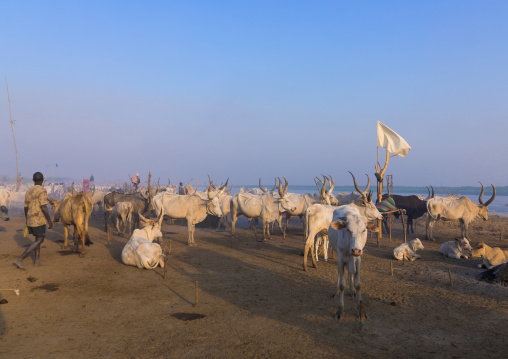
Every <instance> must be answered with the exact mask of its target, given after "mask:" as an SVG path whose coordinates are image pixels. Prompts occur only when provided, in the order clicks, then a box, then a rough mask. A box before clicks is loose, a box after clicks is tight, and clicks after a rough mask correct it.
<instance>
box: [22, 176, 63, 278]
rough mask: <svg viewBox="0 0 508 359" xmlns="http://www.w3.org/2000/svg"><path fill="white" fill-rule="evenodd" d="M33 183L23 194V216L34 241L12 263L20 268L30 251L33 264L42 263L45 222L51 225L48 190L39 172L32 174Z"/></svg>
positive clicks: (49, 226) (49, 227) (38, 264)
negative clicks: (33, 259)
mask: <svg viewBox="0 0 508 359" xmlns="http://www.w3.org/2000/svg"><path fill="white" fill-rule="evenodd" d="M33 181H34V185H33V186H32V187H30V189H29V190H28V191H26V194H25V208H24V210H25V218H26V225H27V227H28V233H30V234H33V235H34V237H35V242H33V243H32V244H31V245H30V246H28V248H27V249H26V250H25V251H24V252H23V254H22V255H21V256H20V257H19V258H18V259H16V261H15V262H14V264H15V265H16V266H17V267H18V268H20V269H25V267H24V266H23V260H24V259H25V258H26V257H27V256H28V255H29V254H30V253H32V252H34V253H35V261H34V265H35V266H40V265H42V263H41V244H42V242H44V237H45V235H46V223H47V224H48V229H51V227H53V222H51V217H50V216H49V211H48V192H47V191H46V189H45V188H44V187H43V186H42V183H43V182H44V176H43V175H42V173H41V172H35V173H34V176H33Z"/></svg>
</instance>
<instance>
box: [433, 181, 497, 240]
mask: <svg viewBox="0 0 508 359" xmlns="http://www.w3.org/2000/svg"><path fill="white" fill-rule="evenodd" d="M478 183H480V184H481V186H482V190H481V192H480V196H479V197H478V202H479V204H476V203H473V202H472V201H471V200H470V199H469V198H467V197H466V196H462V197H460V198H454V197H434V198H431V199H430V200H428V201H427V211H428V213H429V215H428V216H427V223H426V228H425V230H426V236H425V237H426V238H427V239H430V240H432V241H435V238H434V236H433V234H432V228H433V227H434V225H435V224H436V222H437V221H439V220H440V219H442V220H455V219H458V220H459V222H460V230H461V237H462V238H464V237H465V238H468V239H469V234H468V226H469V224H470V223H471V222H472V221H473V219H475V218H476V217H480V218H482V219H483V220H484V221H486V220H487V219H489V208H488V206H489V204H491V203H492V201H494V198H496V187H494V185H493V184H491V186H492V191H493V193H492V197H491V198H490V199H489V200H488V201H487V202H486V203H483V192H484V187H483V184H482V183H481V182H479V181H478Z"/></svg>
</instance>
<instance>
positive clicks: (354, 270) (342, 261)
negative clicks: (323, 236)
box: [328, 206, 378, 322]
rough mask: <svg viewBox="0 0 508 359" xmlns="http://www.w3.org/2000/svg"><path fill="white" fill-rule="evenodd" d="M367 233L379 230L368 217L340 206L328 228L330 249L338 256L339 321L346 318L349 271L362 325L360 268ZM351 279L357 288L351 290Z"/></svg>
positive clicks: (352, 208)
mask: <svg viewBox="0 0 508 359" xmlns="http://www.w3.org/2000/svg"><path fill="white" fill-rule="evenodd" d="M367 230H369V231H371V232H377V231H378V227H377V226H376V225H374V224H370V223H368V221H367V217H365V216H362V215H361V214H360V212H359V211H358V210H357V209H356V208H355V207H352V206H340V207H339V208H337V209H336V210H335V211H333V219H332V223H331V224H330V227H329V228H328V238H329V241H330V245H331V246H332V248H333V249H334V250H335V252H336V253H337V265H338V271H339V275H338V277H337V286H336V289H335V296H336V295H337V294H338V295H339V307H338V310H337V315H336V317H337V319H342V318H343V314H344V290H345V288H346V277H345V274H344V273H345V271H344V268H345V267H347V270H348V272H349V285H350V288H351V290H352V291H356V297H357V298H358V301H359V312H360V317H361V318H360V321H361V322H363V318H364V316H365V313H364V312H363V302H362V294H361V283H360V267H361V262H362V259H361V258H362V257H361V255H362V254H363V248H364V247H365V243H366V242H367ZM352 276H354V286H352V284H353V280H352V279H353V278H351V277H352Z"/></svg>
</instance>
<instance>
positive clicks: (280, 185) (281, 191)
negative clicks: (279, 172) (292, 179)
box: [279, 178, 284, 198]
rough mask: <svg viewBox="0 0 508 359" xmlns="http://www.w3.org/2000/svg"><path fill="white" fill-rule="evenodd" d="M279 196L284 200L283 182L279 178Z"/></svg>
mask: <svg viewBox="0 0 508 359" xmlns="http://www.w3.org/2000/svg"><path fill="white" fill-rule="evenodd" d="M279 196H280V198H284V191H283V190H282V181H281V180H280V178H279Z"/></svg>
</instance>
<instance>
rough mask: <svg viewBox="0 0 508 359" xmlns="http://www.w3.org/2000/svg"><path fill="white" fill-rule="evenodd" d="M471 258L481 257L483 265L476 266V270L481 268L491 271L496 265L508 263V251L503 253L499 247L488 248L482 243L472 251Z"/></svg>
mask: <svg viewBox="0 0 508 359" xmlns="http://www.w3.org/2000/svg"><path fill="white" fill-rule="evenodd" d="M472 256H473V257H482V259H483V263H481V264H478V268H481V267H483V266H485V267H487V269H491V268H493V267H495V266H497V265H500V264H503V263H506V262H508V251H504V250H502V249H501V248H499V247H494V248H492V247H489V246H488V245H486V244H485V243H483V242H480V243H478V246H476V248H475V249H473V251H472Z"/></svg>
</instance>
